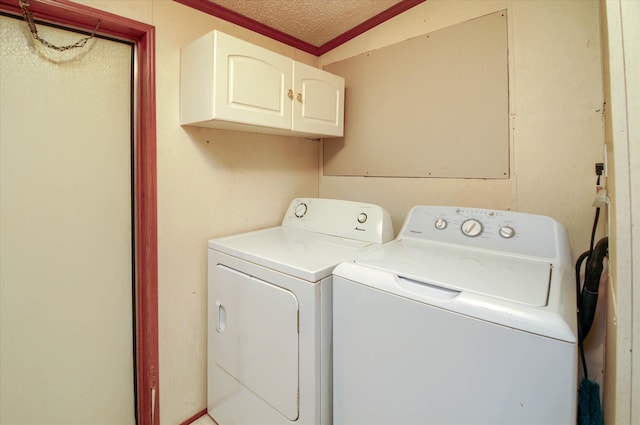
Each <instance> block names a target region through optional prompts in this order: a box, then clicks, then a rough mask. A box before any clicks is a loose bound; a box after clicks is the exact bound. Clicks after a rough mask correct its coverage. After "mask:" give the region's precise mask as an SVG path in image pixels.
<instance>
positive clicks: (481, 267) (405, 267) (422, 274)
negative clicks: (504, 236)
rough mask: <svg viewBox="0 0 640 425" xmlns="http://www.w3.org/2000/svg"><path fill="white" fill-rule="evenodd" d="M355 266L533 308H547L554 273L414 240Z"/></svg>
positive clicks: (522, 261)
mask: <svg viewBox="0 0 640 425" xmlns="http://www.w3.org/2000/svg"><path fill="white" fill-rule="evenodd" d="M356 263H358V264H361V265H364V266H367V267H371V268H375V269H379V270H384V271H387V272H390V273H393V274H395V275H397V276H399V277H402V278H405V279H409V280H412V281H415V282H416V284H419V283H420V282H422V283H426V284H429V285H433V286H439V287H442V288H447V289H451V290H454V291H459V292H467V293H476V294H481V295H486V296H491V297H495V298H500V299H503V300H507V301H513V302H517V303H521V304H525V305H530V306H536V307H541V306H545V305H547V302H548V296H549V284H550V281H551V273H552V265H551V264H550V263H548V262H545V261H538V260H531V259H527V258H521V257H514V256H508V255H501V254H497V253H493V252H488V251H481V250H475V249H465V248H459V247H453V246H450V245H446V244H441V243H428V242H416V241H412V240H395V241H393V242H390V243H388V244H386V245H384V246H382V247H381V248H380V249H378V250H375V251H374V252H371V253H370V254H369V255H366V256H363V257H361V258H359V259H358V260H356Z"/></svg>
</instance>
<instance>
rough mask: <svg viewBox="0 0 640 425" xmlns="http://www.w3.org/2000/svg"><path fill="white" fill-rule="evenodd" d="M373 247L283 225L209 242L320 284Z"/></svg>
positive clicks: (237, 255)
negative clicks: (345, 262) (342, 265)
mask: <svg viewBox="0 0 640 425" xmlns="http://www.w3.org/2000/svg"><path fill="white" fill-rule="evenodd" d="M371 245H372V244H371V243H370V242H364V241H357V240H353V239H345V238H341V237H337V236H330V235H324V234H321V233H315V232H309V231H305V230H299V229H292V228H286V227H282V226H278V227H272V228H268V229H263V230H257V231H254V232H248V233H242V234H238V235H233V236H228V237H224V238H219V239H212V240H210V241H209V249H213V250H216V251H220V252H223V253H225V254H228V255H232V256H234V257H238V258H240V259H243V260H246V261H250V262H252V263H255V264H259V265H261V266H264V267H268V268H270V269H273V270H277V271H280V272H282V273H286V274H289V275H291V276H294V277H297V278H299V279H303V280H306V281H308V282H318V281H320V280H321V279H324V278H325V277H328V276H330V275H331V273H332V272H333V269H334V268H335V267H336V266H337V265H338V264H339V263H341V262H343V261H353V259H354V258H355V257H356V256H357V255H358V254H361V253H362V252H363V251H362V250H364V249H365V248H367V247H369V246H371ZM373 245H377V244H373Z"/></svg>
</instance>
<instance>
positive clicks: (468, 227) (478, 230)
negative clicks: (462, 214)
mask: <svg viewBox="0 0 640 425" xmlns="http://www.w3.org/2000/svg"><path fill="white" fill-rule="evenodd" d="M460 230H462V234H464V235H465V236H469V237H472V238H475V237H476V236H480V234H482V223H480V221H479V220H476V219H475V218H470V219H467V220H465V221H464V222H463V223H462V226H460Z"/></svg>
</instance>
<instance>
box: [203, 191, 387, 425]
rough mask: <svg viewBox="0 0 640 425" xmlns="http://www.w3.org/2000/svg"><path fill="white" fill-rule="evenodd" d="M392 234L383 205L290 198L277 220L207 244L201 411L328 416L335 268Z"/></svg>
mask: <svg viewBox="0 0 640 425" xmlns="http://www.w3.org/2000/svg"><path fill="white" fill-rule="evenodd" d="M392 239H393V229H392V225H391V219H390V217H389V213H388V212H387V211H386V210H384V209H383V208H381V207H379V206H376V205H371V204H364V203H359V202H349V201H340V200H332V199H315V198H312V199H294V200H293V201H292V202H291V204H290V205H289V208H288V209H287V212H286V214H285V216H284V218H283V220H282V225H281V226H278V227H273V228H269V229H264V230H258V231H255V232H249V233H244V234H239V235H235V236H230V237H225V238H220V239H213V240H210V241H209V243H208V246H209V249H208V268H209V269H208V291H209V292H208V320H209V326H208V396H207V410H208V413H209V415H210V416H211V417H212V418H213V419H214V420H215V421H216V422H217V423H218V424H220V425H227V424H261V425H263V424H264V425H266V424H292V423H300V424H314V425H317V424H330V423H331V399H330V397H331V373H330V361H331V356H330V348H331V347H330V344H331V305H330V304H331V280H332V271H333V269H334V267H335V266H336V265H337V264H338V263H340V262H342V261H352V260H353V259H354V258H355V257H356V256H357V255H359V254H362V253H364V252H367V250H369V249H371V248H373V247H375V246H377V245H379V244H381V243H383V242H387V241H390V240H392Z"/></svg>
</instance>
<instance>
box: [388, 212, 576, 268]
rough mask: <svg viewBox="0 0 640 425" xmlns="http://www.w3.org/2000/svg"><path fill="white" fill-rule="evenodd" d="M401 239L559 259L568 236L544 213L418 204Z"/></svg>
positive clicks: (403, 229)
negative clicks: (560, 243) (560, 242)
mask: <svg viewBox="0 0 640 425" xmlns="http://www.w3.org/2000/svg"><path fill="white" fill-rule="evenodd" d="M399 238H401V239H418V240H428V241H434V242H444V243H450V244H456V245H463V246H467V247H473V248H482V249H489V250H496V251H504V252H508V253H512V254H521V255H527V256H535V257H541V258H555V256H556V243H557V239H558V238H566V232H565V230H564V228H563V227H562V225H561V224H560V223H558V222H557V221H555V220H553V219H552V218H549V217H546V216H541V215H535V214H526V213H518V212H513V211H501V210H488V209H481V208H463V207H442V206H417V207H414V208H413V209H412V210H411V212H410V213H409V215H408V216H407V219H406V220H405V223H404V225H403V227H402V230H401V231H400V236H399Z"/></svg>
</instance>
